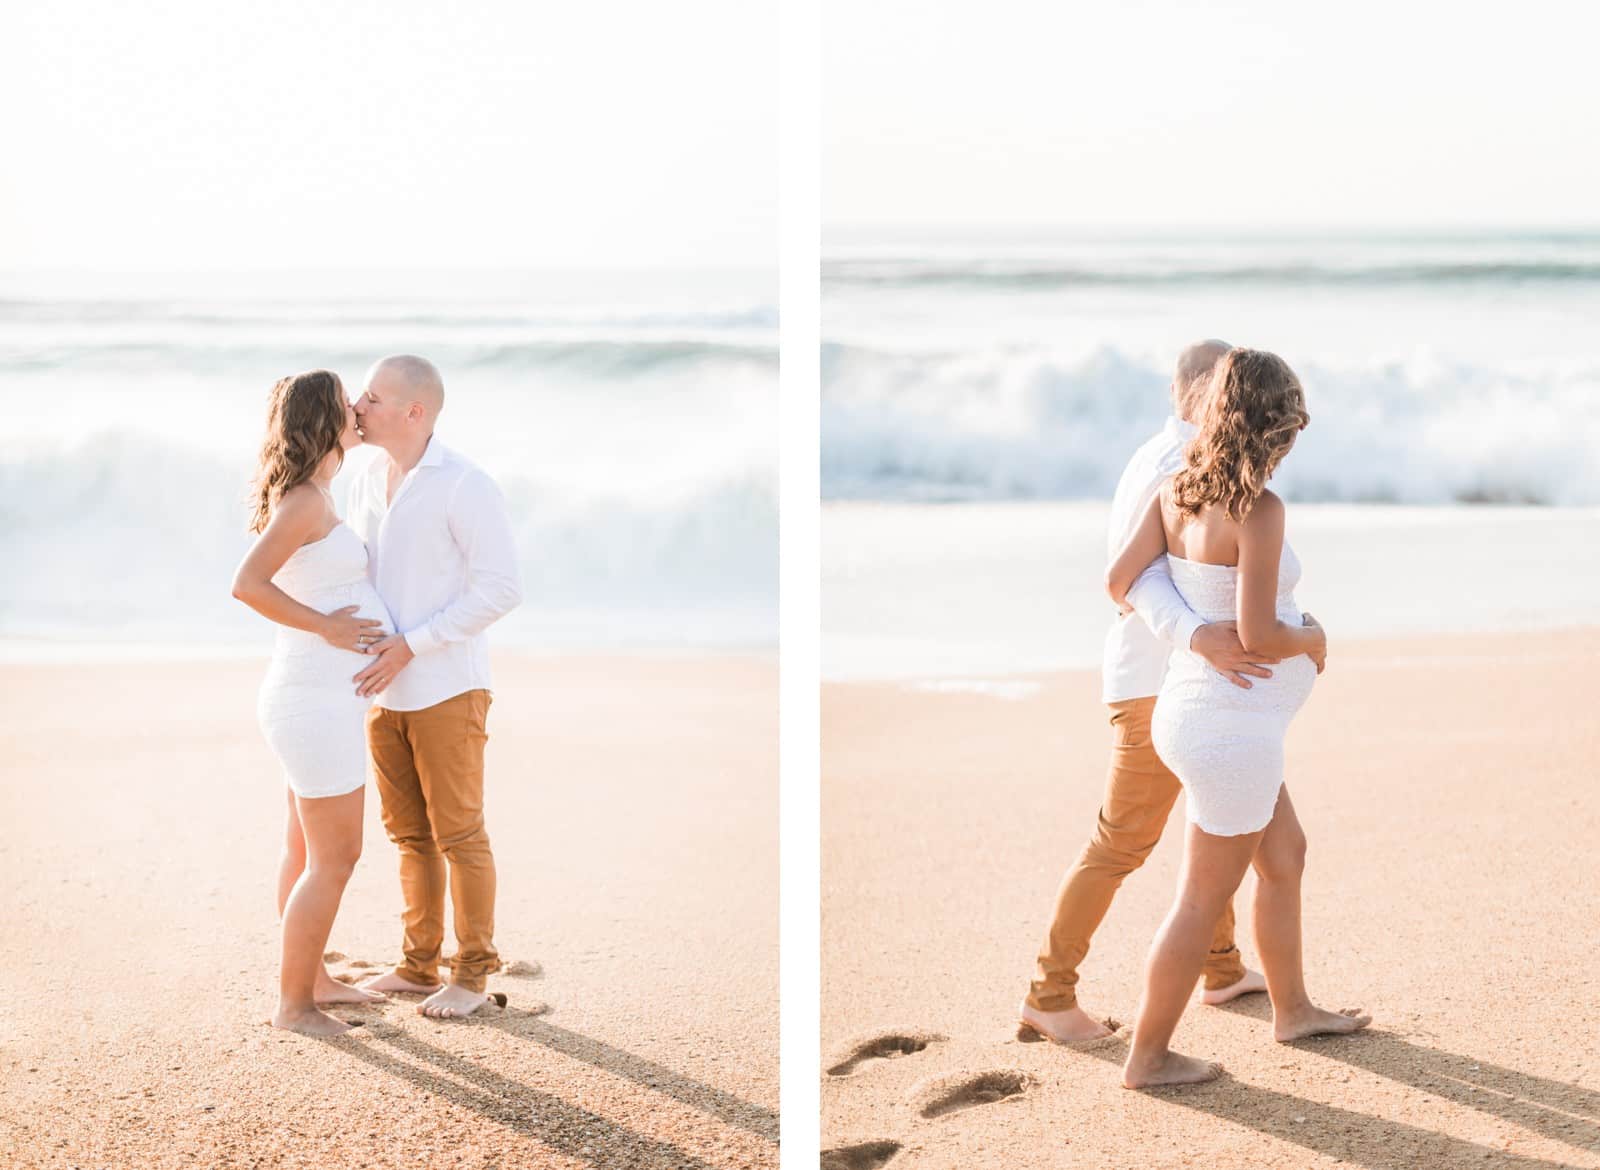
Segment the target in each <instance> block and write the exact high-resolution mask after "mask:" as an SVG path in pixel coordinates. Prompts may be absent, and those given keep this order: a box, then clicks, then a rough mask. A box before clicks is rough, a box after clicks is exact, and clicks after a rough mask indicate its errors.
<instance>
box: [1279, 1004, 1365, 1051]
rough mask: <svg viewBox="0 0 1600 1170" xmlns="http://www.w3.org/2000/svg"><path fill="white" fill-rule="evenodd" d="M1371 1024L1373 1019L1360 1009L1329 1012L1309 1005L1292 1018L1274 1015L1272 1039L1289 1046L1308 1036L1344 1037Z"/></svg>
mask: <svg viewBox="0 0 1600 1170" xmlns="http://www.w3.org/2000/svg"><path fill="white" fill-rule="evenodd" d="M1370 1023H1372V1017H1371V1016H1369V1015H1367V1013H1366V1012H1364V1011H1362V1010H1361V1009H1360V1008H1344V1009H1343V1010H1342V1011H1337V1012H1328V1011H1323V1010H1322V1009H1321V1008H1319V1007H1313V1006H1312V1005H1310V1004H1307V1005H1306V1007H1305V1009H1304V1010H1303V1011H1299V1012H1296V1013H1295V1014H1294V1015H1292V1016H1290V1015H1283V1016H1278V1015H1274V1016H1273V1019H1272V1038H1273V1039H1274V1040H1276V1041H1277V1042H1278V1043H1280V1044H1288V1043H1290V1042H1291V1041H1294V1040H1304V1039H1305V1038H1306V1037H1307V1036H1327V1035H1332V1036H1343V1035H1344V1034H1346V1033H1347V1032H1357V1031H1360V1030H1361V1029H1362V1028H1365V1027H1366V1026H1367V1025H1368V1024H1370Z"/></svg>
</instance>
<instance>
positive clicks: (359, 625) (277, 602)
mask: <svg viewBox="0 0 1600 1170" xmlns="http://www.w3.org/2000/svg"><path fill="white" fill-rule="evenodd" d="M326 517H327V513H326V512H325V511H324V509H323V503H322V498H321V493H320V492H318V491H317V489H316V488H314V487H312V486H311V485H310V484H301V485H299V486H297V487H292V488H290V489H289V490H288V491H287V492H285V493H284V494H283V499H281V500H279V501H278V506H277V507H276V508H274V509H273V511H272V518H271V519H270V520H269V521H267V526H266V528H264V529H262V531H261V535H259V536H258V537H256V542H255V543H254V544H252V545H251V546H250V551H249V552H247V553H245V555H244V560H242V561H240V562H239V568H238V569H237V570H235V572H234V574H233V595H234V596H235V597H237V598H238V599H239V600H240V601H242V602H244V603H245V604H246V605H248V606H249V607H250V608H251V609H253V610H255V611H256V612H257V613H259V614H260V615H261V616H262V617H265V618H270V619H271V620H272V621H275V622H277V623H278V624H279V625H281V626H289V627H291V628H293V629H296V630H306V631H308V632H310V633H313V634H317V635H319V636H320V637H322V638H323V639H325V640H326V641H328V642H329V643H331V644H332V645H334V646H337V647H338V648H339V649H341V650H355V651H358V652H360V653H365V652H366V651H365V648H364V647H363V645H362V643H361V633H362V631H363V630H365V629H366V628H368V627H369V626H379V625H382V624H383V623H381V622H379V621H376V620H375V619H372V618H362V617H356V616H355V613H356V610H357V609H359V608H360V607H359V606H355V605H347V606H345V607H344V608H343V609H338V610H335V611H334V612H333V613H329V614H323V613H318V612H317V611H316V610H314V609H312V608H311V607H310V606H308V605H301V604H300V603H299V602H298V601H296V600H295V599H294V598H292V597H290V596H289V595H288V594H287V593H285V592H284V591H283V590H282V589H279V588H278V587H277V586H276V585H274V584H273V583H272V577H273V575H274V574H275V573H277V571H278V570H279V569H281V568H283V565H284V562H285V561H287V560H288V559H289V558H290V557H291V556H293V555H294V550H295V549H297V548H299V547H300V546H301V545H302V544H305V543H306V542H307V541H308V540H310V539H311V538H312V537H313V536H315V535H316V533H317V530H318V529H320V528H321V527H322V525H323V523H324V522H325V520H326Z"/></svg>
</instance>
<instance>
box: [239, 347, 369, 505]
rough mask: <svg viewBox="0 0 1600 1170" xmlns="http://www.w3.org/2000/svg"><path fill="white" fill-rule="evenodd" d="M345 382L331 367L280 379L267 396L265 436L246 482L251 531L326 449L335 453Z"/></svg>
mask: <svg viewBox="0 0 1600 1170" xmlns="http://www.w3.org/2000/svg"><path fill="white" fill-rule="evenodd" d="M345 407H346V403H345V398H344V386H343V385H342V384H341V383H340V381H339V375H338V374H335V373H334V372H333V371H331V370H307V371H306V372H305V373H303V374H291V375H290V376H289V377H287V378H279V379H278V381H277V383H276V384H275V385H274V386H273V387H272V393H271V395H270V396H269V397H268V398H267V437H266V438H265V439H264V440H263V441H262V443H261V458H260V460H259V462H258V465H257V467H256V476H255V479H254V480H253V481H252V482H251V485H250V503H251V512H252V514H251V517H250V531H251V532H260V531H261V530H262V529H263V528H265V527H266V526H267V521H268V520H270V519H271V518H272V509H273V508H274V507H276V506H277V503H278V501H279V500H281V499H283V493H284V492H286V491H288V490H289V489H290V488H292V487H295V486H296V485H298V484H302V483H305V482H306V480H308V479H310V478H311V475H312V473H313V472H315V471H316V469H317V468H318V466H319V465H321V463H322V461H323V460H324V459H326V458H327V457H328V454H329V452H332V451H337V452H339V461H340V462H341V463H343V462H344V447H343V444H342V443H341V442H340V438H341V436H343V434H344V428H345V421H346V415H345Z"/></svg>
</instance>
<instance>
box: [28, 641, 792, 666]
mask: <svg viewBox="0 0 1600 1170" xmlns="http://www.w3.org/2000/svg"><path fill="white" fill-rule="evenodd" d="M490 653H491V655H492V656H493V657H492V658H491V664H492V663H496V662H500V661H502V660H504V661H508V662H510V661H529V662H551V661H565V660H569V659H576V660H582V659H595V658H613V659H616V660H618V661H622V662H627V661H634V660H646V661H650V660H661V659H668V660H674V661H708V660H715V659H719V658H729V659H736V660H741V661H744V660H755V661H776V660H777V657H778V648H777V647H776V646H770V645H749V646H742V645H730V646H704V645H684V646H674V645H660V646H649V645H624V646H573V647H566V646H552V647H548V648H535V647H526V648H525V647H520V646H506V647H500V646H493V647H491V649H490ZM271 657H272V646H271V644H270V643H268V644H265V645H263V644H260V643H242V642H227V643H223V644H220V645H216V646H208V645H205V644H203V643H195V644H193V645H187V644H183V643H171V642H147V641H138V642H113V641H104V640H86V641H82V642H79V641H74V640H71V639H55V638H16V637H0V668H4V667H8V666H94V665H108V664H114V663H120V664H129V663H141V662H143V663H160V662H169V663H203V662H221V663H229V662H233V663H239V662H252V663H263V662H266V661H267V660H268V659H270V658H271Z"/></svg>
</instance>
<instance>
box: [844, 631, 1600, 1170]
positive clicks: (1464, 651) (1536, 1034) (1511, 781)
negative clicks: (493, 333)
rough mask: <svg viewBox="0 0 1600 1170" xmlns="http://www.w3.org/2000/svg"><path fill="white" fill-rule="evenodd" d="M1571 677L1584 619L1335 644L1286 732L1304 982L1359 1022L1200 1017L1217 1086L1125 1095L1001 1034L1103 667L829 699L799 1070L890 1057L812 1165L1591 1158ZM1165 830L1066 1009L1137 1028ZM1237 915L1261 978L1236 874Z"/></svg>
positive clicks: (1596, 823)
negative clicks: (818, 898)
mask: <svg viewBox="0 0 1600 1170" xmlns="http://www.w3.org/2000/svg"><path fill="white" fill-rule="evenodd" d="M1597 664H1600V631H1597V630H1593V629H1589V630H1583V631H1575V632H1568V633H1541V634H1537V635H1522V636H1503V635H1493V636H1482V637H1450V638H1440V639H1427V640H1417V641H1410V642H1384V643H1371V644H1365V645H1358V646H1349V647H1341V646H1340V645H1339V644H1338V643H1337V641H1336V642H1335V645H1334V656H1333V657H1332V659H1331V660H1330V665H1329V670H1328V673H1326V674H1325V675H1324V676H1323V677H1322V679H1321V680H1319V683H1318V686H1317V690H1316V693H1315V694H1314V695H1313V696H1312V699H1311V701H1310V703H1309V704H1308V706H1307V707H1306V709H1305V710H1304V711H1302V712H1301V714H1300V716H1299V717H1298V718H1297V720H1296V721H1295V723H1294V725H1293V726H1292V727H1291V729H1290V733H1289V743H1288V746H1289V785H1290V790H1291V791H1292V792H1293V793H1294V798H1295V805H1296V807H1297V809H1298V811H1299V813H1300V817H1301V819H1302V821H1303V822H1304V824H1305V826H1306V831H1307V834H1308V836H1309V839H1310V856H1309V862H1308V870H1307V875H1306V881H1305V928H1306V968H1307V975H1308V982H1309V985H1310V988H1311V991H1312V994H1313V996H1315V997H1317V998H1319V999H1320V1000H1321V1001H1322V1002H1323V1003H1324V1004H1325V1005H1326V1006H1330V1007H1340V1006H1344V1005H1358V1004H1359V1005H1365V1006H1366V1007H1367V1008H1369V1009H1370V1010H1371V1011H1372V1012H1373V1014H1374V1015H1375V1017H1376V1022H1375V1023H1374V1025H1373V1027H1372V1029H1371V1030H1370V1031H1369V1032H1367V1033H1364V1034H1361V1035H1358V1036H1354V1037H1348V1038H1340V1039H1322V1040H1314V1041H1308V1042H1305V1043H1302V1044H1300V1045H1297V1046H1292V1047H1291V1046H1283V1045H1277V1044H1274V1043H1273V1042H1272V1040H1271V1035H1270V1028H1269V1025H1268V1022H1267V1019H1268V1006H1267V1003H1266V1001H1265V997H1264V996H1250V997H1246V998H1245V999H1244V1000H1241V1001H1239V1002H1238V1003H1237V1004H1236V1005H1235V1006H1234V1007H1232V1008H1222V1009H1218V1008H1205V1007H1199V1006H1195V1007H1192V1008H1191V1009H1190V1010H1189V1012H1188V1013H1187V1014H1186V1015H1185V1017H1184V1020H1183V1022H1182V1024H1181V1025H1180V1026H1179V1030H1178V1035H1177V1039H1176V1046H1177V1047H1178V1048H1179V1049H1180V1050H1181V1051H1185V1052H1189V1053H1193V1054H1195V1055H1200V1056H1206V1057H1213V1058H1217V1059H1221V1060H1222V1061H1223V1062H1224V1063H1225V1064H1226V1066H1227V1068H1228V1070H1229V1073H1230V1076H1229V1078H1228V1079H1225V1080H1223V1081H1221V1082H1218V1083H1215V1084H1212V1085H1208V1086H1203V1087H1199V1088H1191V1089H1187V1090H1165V1091H1162V1092H1160V1093H1150V1094H1144V1093H1134V1092H1129V1091H1127V1090H1124V1089H1122V1088H1120V1087H1119V1083H1118V1067H1119V1065H1120V1062H1121V1059H1122V1057H1123V1055H1124V1054H1125V1051H1126V1049H1125V1048H1124V1047H1123V1044H1122V1042H1121V1041H1111V1042H1107V1043H1105V1044H1103V1045H1102V1046H1100V1047H1099V1048H1097V1049H1093V1050H1088V1051H1083V1050H1075V1049H1070V1048H1066V1047H1061V1046H1057V1045H1052V1044H1043V1043H1022V1042H1020V1041H1018V1040H1017V1039H1016V1038H1015V1029H1014V1019H1015V1017H1014V1015H1013V1013H1014V1010H1015V1008H1016V1005H1017V1003H1018V1002H1019V1001H1020V1000H1021V999H1022V996H1023V994H1024V993H1025V992H1026V990H1027V984H1028V978H1029V975H1030V973H1031V970H1032V963H1033V956H1034V952H1035V950H1036V948H1037V946H1038V943H1039V941H1040V938H1041V937H1042V933H1043V931H1044V928H1045V915H1046V914H1047V913H1048V911H1049V910H1050V907H1051V905H1052V895H1053V893H1054V891H1055V888H1056V884H1057V882H1058V880H1059V878H1060V876H1061V873H1062V871H1063V870H1064V868H1065V867H1066V865H1067V864H1068V863H1069V862H1070V861H1071V859H1072V858H1073V857H1074V856H1075V855H1076V853H1077V851H1078V849H1079V848H1080V847H1081V846H1082V844H1083V842H1084V840H1085V838H1086V835H1087V833H1088V832H1089V830H1090V829H1091V828H1092V826H1093V825H1094V820H1095V813H1096V810H1097V808H1098V805H1099V798H1100V792H1101V786H1102V783H1103V778H1104V773H1105V766H1106V758H1107V748H1108V745H1109V730H1108V728H1107V726H1106V720H1105V711H1104V708H1103V707H1101V706H1100V704H1099V702H1098V697H1099V695H1098V690H1099V688H1098V678H1097V676H1092V675H1089V674H1055V675H1049V676H1039V677H1035V678H1033V679H1031V680H1014V681H1018V682H1020V683H1021V684H1022V685H1020V686H1018V687H1017V688H1016V691H1015V692H1014V693H1021V694H1022V696H1023V697H1021V698H1020V699H1018V698H1013V699H1011V700H1009V701H1008V700H1006V699H1002V698H995V697H990V696H987V695H982V694H973V693H960V692H959V691H956V692H953V693H952V692H946V693H937V692H932V691H929V690H926V689H924V690H918V689H914V688H913V687H910V686H906V685H896V684H866V683H863V684H837V685H829V686H827V687H826V688H825V689H824V695H823V826H824V829H823V832H824V841H823V895H822V899H823V901H822V908H823V935H822V937H823V972H822V989H823V1008H822V1021H823V1035H822V1044H823V1057H824V1068H825V1069H827V1068H830V1067H832V1068H838V1066H839V1065H840V1064H844V1063H848V1061H847V1059H846V1058H847V1057H848V1056H849V1055H850V1053H851V1052H852V1050H853V1048H854V1046H855V1044H856V1042H867V1043H868V1044H869V1045H873V1044H875V1047H869V1048H868V1049H867V1050H866V1051H867V1052H868V1053H869V1054H870V1053H872V1052H878V1053H888V1054H889V1055H888V1056H887V1057H886V1058H877V1059H866V1060H862V1061H859V1062H857V1063H855V1064H854V1066H853V1067H852V1068H850V1069H849V1070H848V1071H845V1070H843V1069H840V1071H839V1072H837V1073H834V1074H830V1073H828V1072H827V1071H824V1072H823V1073H822V1081H823V1084H822V1102H823V1149H824V1151H825V1156H824V1165H825V1166H827V1165H830V1161H829V1159H828V1157H827V1155H826V1151H828V1150H830V1149H832V1150H835V1151H838V1152H837V1153H836V1154H835V1155H834V1156H833V1160H832V1162H831V1165H833V1166H836V1167H852V1168H865V1167H873V1166H878V1165H884V1164H887V1165H889V1166H890V1167H891V1170H909V1168H910V1167H951V1168H960V1170H981V1168H983V1167H1006V1168H1011V1167H1032V1166H1051V1167H1053V1166H1062V1167H1066V1166H1085V1167H1097V1168H1121V1167H1141V1168H1157V1167H1168V1166H1191V1165H1192V1166H1196V1167H1206V1168H1212V1170H1223V1168H1227V1170H1232V1168H1237V1167H1279V1166H1281V1167H1297V1168H1298V1167H1321V1166H1332V1165H1354V1166H1364V1167H1371V1168H1373V1170H1400V1168H1402V1167H1403V1168H1407V1170H1409V1168H1412V1167H1423V1168H1432V1167H1454V1166H1471V1167H1484V1166H1515V1167H1530V1168H1531V1167H1550V1166H1578V1167H1600V1051H1597V1044H1600V925H1597V923H1600V850H1597V842H1600V713H1597V707H1596V700H1597V698H1600V692H1597V689H1596V684H1595V669H1596V666H1597ZM1028 683H1033V684H1037V689H1036V690H1034V689H1033V688H1031V687H1030V686H1028V685H1027V684H1028ZM1181 818H1182V804H1181V802H1180V805H1179V808H1178V810H1176V811H1175V812H1174V814H1173V819H1172V821H1171V823H1170V825H1169V829H1168V833H1167V836H1166V838H1165V839H1164V840H1163V842H1162V844H1161V846H1160V848H1159V849H1158V850H1157V851H1156V853H1155V854H1154V855H1153V856H1152V858H1151V859H1150V861H1149V862H1148V863H1147V864H1146V866H1145V867H1144V869H1143V870H1141V871H1139V872H1137V873H1135V874H1134V875H1133V876H1132V877H1130V878H1129V879H1128V881H1127V882H1126V884H1125V885H1124V886H1123V888H1122V891H1121V894H1120V895H1119V897H1118V899H1117V901H1116V902H1115V903H1114V904H1113V906H1112V910H1111V913H1110V915H1109V916H1108V918H1107V919H1106V921H1105V923H1104V925H1103V926H1102V928H1101V930H1100V932H1099V934H1098V935H1097V936H1096V938H1095V944H1094V948H1093V950H1092V951H1091V953H1090V955H1089V957H1088V960H1087V961H1086V963H1085V965H1084V968H1083V970H1082V976H1083V978H1082V982H1081V983H1080V997H1081V1002H1082V1003H1083V1005H1084V1006H1085V1007H1086V1008H1088V1009H1089V1010H1091V1011H1096V1012H1098V1013H1100V1014H1109V1015H1112V1016H1115V1017H1118V1018H1119V1019H1121V1020H1123V1021H1131V1019H1132V1018H1133V1013H1134V1011H1135V1007H1136V1004H1137V1001H1138V991H1139V978H1140V971H1141V968H1142V964H1143V959H1144V955H1145V951H1146V949H1147V948H1148V946H1149V943H1150V939H1151V936H1152V934H1153V932H1154V930H1155V928H1156V926H1157V924H1158V923H1159V921H1160V919H1161V918H1162V916H1163V915H1164V914H1165V911H1166V908H1167V905H1168V903H1169V901H1170V899H1171V897H1172V893H1173V889H1174V882H1175V879H1176V870H1177V862H1178V860H1179V857H1180V855H1181V847H1182V841H1181V833H1180V832H1178V831H1177V830H1178V829H1179V827H1180V826H1181ZM1239 907H1240V910H1241V918H1242V920H1243V921H1244V922H1245V923H1246V924H1245V925H1244V926H1243V927H1242V933H1243V935H1244V937H1242V938H1241V944H1242V945H1243V947H1244V949H1245V955H1246V959H1247V961H1253V960H1254V955H1255V950H1254V947H1253V945H1252V944H1251V942H1250V941H1249V938H1248V933H1249V932H1248V925H1247V920H1248V879H1247V890H1246V891H1245V892H1242V893H1241V895H1240V901H1239ZM902 1037H903V1038H904V1039H903V1040H902V1039H901V1038H902ZM935 1037H943V1038H942V1039H939V1038H935ZM907 1049H909V1050H912V1051H909V1052H905V1051H902V1050H907ZM924 1113H931V1114H933V1116H924ZM896 1147H898V1148H897V1149H896Z"/></svg>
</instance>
